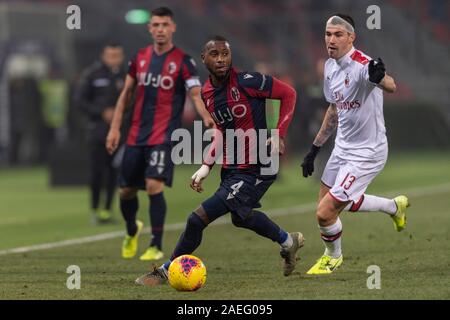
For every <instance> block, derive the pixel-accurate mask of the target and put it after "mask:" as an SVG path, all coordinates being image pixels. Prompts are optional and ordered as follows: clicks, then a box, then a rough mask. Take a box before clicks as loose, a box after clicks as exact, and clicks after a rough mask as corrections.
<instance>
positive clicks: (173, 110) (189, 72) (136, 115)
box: [127, 45, 201, 146]
mask: <svg viewBox="0 0 450 320" xmlns="http://www.w3.org/2000/svg"><path fill="white" fill-rule="evenodd" d="M128 75H130V76H131V77H132V78H133V79H135V80H136V85H137V87H136V99H135V104H134V111H133V117H132V121H131V128H130V131H129V134H128V139H127V144H128V145H130V146H148V145H150V146H152V145H158V144H170V136H171V134H172V132H173V131H174V130H175V129H177V128H179V127H180V126H181V116H182V114H183V108H184V102H185V99H186V89H190V88H192V87H195V86H201V83H200V80H199V78H198V75H197V70H196V67H195V62H194V60H193V59H192V58H191V57H190V56H189V55H187V54H185V53H184V52H183V51H182V50H180V49H178V48H177V47H173V48H172V49H171V50H169V51H168V52H166V53H164V54H162V55H157V54H156V52H155V51H154V50H153V46H152V45H150V46H148V47H146V48H142V49H141V50H139V51H138V52H137V54H136V55H135V56H134V57H133V59H131V61H130V62H129V69H128Z"/></svg>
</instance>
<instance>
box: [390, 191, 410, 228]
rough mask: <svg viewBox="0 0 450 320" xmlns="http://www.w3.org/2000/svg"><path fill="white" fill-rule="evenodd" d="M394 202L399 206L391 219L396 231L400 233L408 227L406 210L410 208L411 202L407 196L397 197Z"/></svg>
mask: <svg viewBox="0 0 450 320" xmlns="http://www.w3.org/2000/svg"><path fill="white" fill-rule="evenodd" d="M394 201H395V204H396V205H397V212H396V213H395V214H394V215H393V216H391V218H392V221H393V222H394V228H395V230H397V231H399V232H400V231H402V230H403V229H405V227H406V208H407V207H409V201H408V198H407V197H406V196H398V197H395V198H394Z"/></svg>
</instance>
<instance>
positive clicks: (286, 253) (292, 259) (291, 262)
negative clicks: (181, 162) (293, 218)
mask: <svg viewBox="0 0 450 320" xmlns="http://www.w3.org/2000/svg"><path fill="white" fill-rule="evenodd" d="M290 235H291V237H292V246H291V247H290V248H281V250H280V256H281V257H282V258H283V259H284V265H283V274H284V275H285V276H286V277H287V276H288V275H290V274H291V273H292V272H293V271H294V269H295V265H296V263H297V251H298V249H300V248H301V247H303V245H304V243H305V238H304V237H303V234H301V233H300V232H291V233H290Z"/></svg>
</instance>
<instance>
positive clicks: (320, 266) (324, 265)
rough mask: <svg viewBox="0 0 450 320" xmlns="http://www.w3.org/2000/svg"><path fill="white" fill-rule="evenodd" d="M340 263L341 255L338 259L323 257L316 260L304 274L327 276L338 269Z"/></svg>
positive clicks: (341, 260) (342, 259)
mask: <svg viewBox="0 0 450 320" xmlns="http://www.w3.org/2000/svg"><path fill="white" fill-rule="evenodd" d="M342 262H344V258H343V257H342V255H341V256H340V257H339V258H332V257H330V256H327V255H323V256H322V257H320V259H319V260H317V262H316V264H315V265H313V266H312V267H311V269H309V270H308V272H306V274H329V273H332V272H333V271H335V270H336V269H337V268H339V266H340V265H341V264H342Z"/></svg>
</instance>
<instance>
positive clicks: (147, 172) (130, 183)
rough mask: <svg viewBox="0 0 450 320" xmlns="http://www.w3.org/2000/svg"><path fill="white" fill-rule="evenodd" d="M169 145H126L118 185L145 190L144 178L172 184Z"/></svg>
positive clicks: (168, 184)
mask: <svg viewBox="0 0 450 320" xmlns="http://www.w3.org/2000/svg"><path fill="white" fill-rule="evenodd" d="M171 152H172V148H171V146H170V145H163V144H160V145H155V146H144V147H142V146H139V147H137V146H128V145H127V146H126V147H125V152H124V155H123V160H122V164H121V167H120V174H119V186H120V187H121V188H123V187H138V188H140V189H144V190H145V179H150V178H152V179H158V180H163V181H164V183H165V184H166V186H168V187H171V186H172V180H173V169H174V165H173V162H172V159H171Z"/></svg>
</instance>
